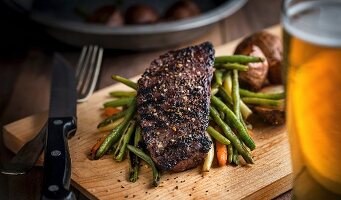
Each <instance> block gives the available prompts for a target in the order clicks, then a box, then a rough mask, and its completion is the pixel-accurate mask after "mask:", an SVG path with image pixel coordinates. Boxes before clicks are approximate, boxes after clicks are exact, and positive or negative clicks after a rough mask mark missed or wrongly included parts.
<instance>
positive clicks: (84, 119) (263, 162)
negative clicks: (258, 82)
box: [3, 26, 292, 199]
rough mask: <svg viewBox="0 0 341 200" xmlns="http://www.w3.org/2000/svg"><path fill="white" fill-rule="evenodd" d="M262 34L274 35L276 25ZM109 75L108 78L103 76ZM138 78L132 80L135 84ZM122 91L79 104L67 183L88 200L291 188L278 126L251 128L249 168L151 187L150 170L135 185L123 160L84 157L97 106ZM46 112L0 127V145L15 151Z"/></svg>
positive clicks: (229, 195) (240, 194)
mask: <svg viewBox="0 0 341 200" xmlns="http://www.w3.org/2000/svg"><path fill="white" fill-rule="evenodd" d="M268 31H270V32H272V33H274V34H277V35H280V27H279V26H276V27H272V28H270V29H268ZM239 41H240V40H236V41H233V42H230V43H228V44H226V45H223V46H219V47H216V55H227V54H232V52H233V50H234V48H235V47H236V45H237V43H238V42H239ZM108 76H109V74H108ZM137 79H138V77H135V78H133V80H137ZM125 89H128V88H127V87H126V86H123V85H122V84H115V85H113V86H110V87H108V88H105V89H102V90H100V91H98V92H96V93H95V94H94V95H93V96H92V97H91V98H90V99H89V101H87V102H85V103H82V104H79V105H78V110H77V116H78V130H77V133H76V135H75V136H74V137H73V138H72V139H70V140H69V146H70V153H71V159H72V182H71V184H72V185H73V186H74V187H76V188H77V189H79V190H80V191H81V192H82V193H83V194H84V195H86V196H87V197H88V198H90V199H126V198H135V199H209V198H214V199H271V198H273V197H276V196H278V195H280V194H282V193H283V192H286V191H288V190H289V189H290V188H291V180H292V175H291V173H292V169H291V162H290V152H289V144H288V138H287V134H286V130H285V127H284V126H279V127H271V126H267V125H265V124H257V125H255V126H254V140H255V142H256V145H257V148H256V150H254V151H253V152H252V155H253V157H254V161H255V164H253V165H249V166H238V167H233V166H226V167H217V166H216V165H215V166H214V167H213V168H212V169H211V170H210V172H208V173H205V174H203V173H202V172H201V171H200V169H201V166H200V167H198V168H196V169H192V170H188V171H185V172H181V173H164V174H162V177H161V184H160V186H159V187H157V188H153V187H151V186H150V183H151V178H152V176H151V170H150V168H149V167H148V166H147V165H143V166H142V167H141V172H140V175H139V179H138V181H137V182H136V183H130V182H128V181H127V177H128V162H127V160H125V161H123V162H121V163H117V162H115V161H114V160H113V158H112V156H109V155H108V156H104V157H103V158H102V159H100V160H96V161H92V160H89V159H88V154H89V150H90V148H91V147H92V146H93V145H94V143H95V142H96V140H97V139H98V138H99V137H101V136H103V133H100V132H98V131H97V129H96V125H97V124H98V122H100V121H101V119H102V117H101V113H102V112H103V111H102V110H101V107H102V103H103V102H105V101H106V100H108V99H109V98H110V97H109V96H108V93H109V92H110V91H113V90H125ZM46 118H47V114H46V113H41V114H37V115H34V116H29V117H27V118H24V119H22V120H19V121H16V122H13V123H11V124H8V125H6V126H5V127H4V134H3V135H4V143H5V145H6V146H7V147H8V148H9V149H10V150H12V151H13V152H17V151H18V150H19V149H20V147H21V146H22V145H23V144H24V143H25V142H26V141H28V140H29V139H31V138H33V136H34V134H35V133H37V132H38V131H39V130H40V128H41V127H42V126H43V123H44V122H45V120H46Z"/></svg>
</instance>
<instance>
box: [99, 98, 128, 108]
mask: <svg viewBox="0 0 341 200" xmlns="http://www.w3.org/2000/svg"><path fill="white" fill-rule="evenodd" d="M134 99H135V97H125V98H120V99H115V100H113V101H108V102H105V103H104V104H103V106H104V108H107V107H119V106H125V105H128V104H130V103H131V102H132V101H133V100H134Z"/></svg>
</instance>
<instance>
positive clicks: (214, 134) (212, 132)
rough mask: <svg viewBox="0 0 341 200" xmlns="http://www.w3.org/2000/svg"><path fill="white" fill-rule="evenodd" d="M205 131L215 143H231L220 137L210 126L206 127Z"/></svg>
mask: <svg viewBox="0 0 341 200" xmlns="http://www.w3.org/2000/svg"><path fill="white" fill-rule="evenodd" d="M206 131H207V132H208V133H209V134H210V135H211V136H212V137H213V138H214V139H216V140H217V141H219V142H220V143H222V144H225V145H229V144H230V143H231V142H230V141H229V140H228V139H227V138H226V137H224V136H223V135H221V134H220V133H219V132H218V131H216V130H215V129H214V128H213V127H212V126H208V127H207V129H206Z"/></svg>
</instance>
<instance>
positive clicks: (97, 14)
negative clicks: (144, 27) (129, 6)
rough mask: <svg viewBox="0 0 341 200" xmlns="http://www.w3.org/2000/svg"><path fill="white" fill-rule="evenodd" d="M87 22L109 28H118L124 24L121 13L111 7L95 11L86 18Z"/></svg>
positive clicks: (103, 7)
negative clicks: (104, 25)
mask: <svg viewBox="0 0 341 200" xmlns="http://www.w3.org/2000/svg"><path fill="white" fill-rule="evenodd" d="M87 21H88V22H93V23H101V24H106V25H107V26H110V27H118V26H122V25H123V24H124V18H123V15H122V13H121V11H120V10H119V9H118V8H116V7H115V6H112V5H107V6H102V7H100V8H98V9H96V10H95V11H94V12H93V14H91V15H90V16H89V17H88V18H87Z"/></svg>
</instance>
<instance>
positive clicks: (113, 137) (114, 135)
mask: <svg viewBox="0 0 341 200" xmlns="http://www.w3.org/2000/svg"><path fill="white" fill-rule="evenodd" d="M135 112H136V100H133V101H132V102H131V103H130V106H129V107H128V109H127V113H126V115H125V117H124V120H123V122H122V123H121V124H120V125H118V126H116V128H114V129H113V130H112V131H111V132H110V134H109V135H108V136H107V137H106V138H105V140H104V142H103V143H102V145H101V146H100V147H99V149H98V150H97V152H96V156H95V159H99V158H100V157H102V156H103V155H104V154H105V153H106V152H107V151H108V150H109V148H110V147H111V146H112V145H113V144H115V142H117V141H118V140H119V139H120V138H121V136H122V131H123V130H124V129H125V128H126V126H127V125H128V123H129V121H130V120H131V119H132V118H133V116H134V115H135Z"/></svg>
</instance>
